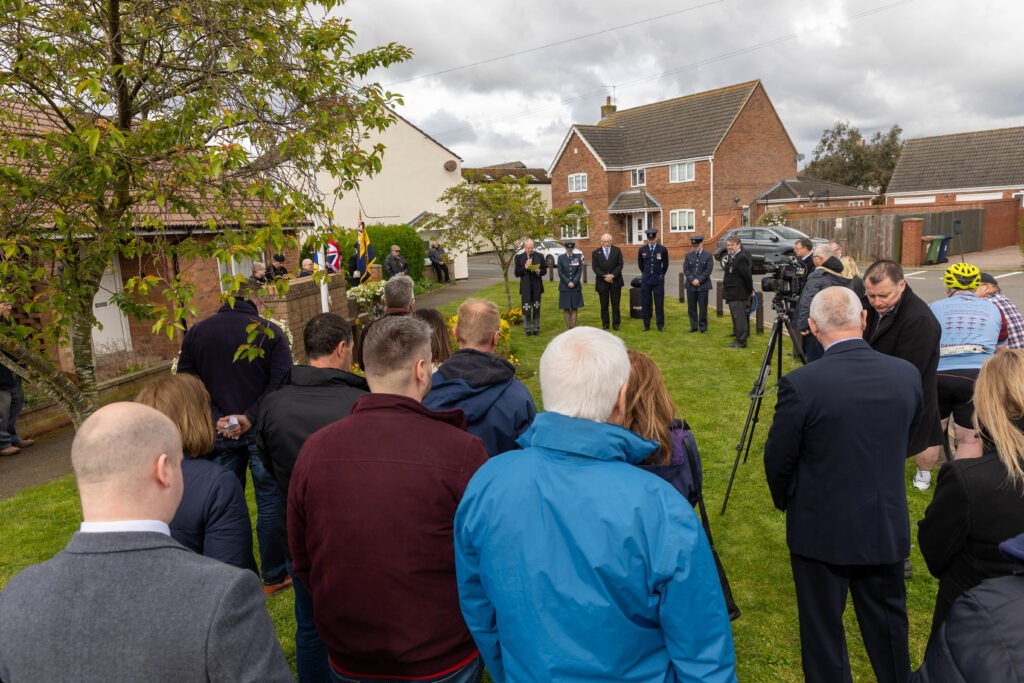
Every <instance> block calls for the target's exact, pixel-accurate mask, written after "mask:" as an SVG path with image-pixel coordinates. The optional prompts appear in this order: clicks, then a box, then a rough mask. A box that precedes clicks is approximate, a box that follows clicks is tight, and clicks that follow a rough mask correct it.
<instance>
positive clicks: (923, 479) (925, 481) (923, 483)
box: [914, 470, 932, 491]
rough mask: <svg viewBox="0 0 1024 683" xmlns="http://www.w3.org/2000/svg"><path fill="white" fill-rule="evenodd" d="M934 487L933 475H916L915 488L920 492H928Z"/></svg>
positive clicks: (920, 473) (920, 472)
mask: <svg viewBox="0 0 1024 683" xmlns="http://www.w3.org/2000/svg"><path fill="white" fill-rule="evenodd" d="M931 485H932V473H931V472H923V471H921V470H918V471H917V474H915V475H914V488H916V489H917V490H918V491H927V490H928V487H929V486H931Z"/></svg>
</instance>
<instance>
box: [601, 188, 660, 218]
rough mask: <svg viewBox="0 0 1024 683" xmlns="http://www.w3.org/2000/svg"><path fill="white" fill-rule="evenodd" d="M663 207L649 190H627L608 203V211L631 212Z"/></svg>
mask: <svg viewBox="0 0 1024 683" xmlns="http://www.w3.org/2000/svg"><path fill="white" fill-rule="evenodd" d="M657 208H661V203H660V202H659V201H658V200H657V199H655V198H654V197H653V196H652V195H651V193H650V192H648V191H647V190H626V191H625V192H620V193H619V194H618V196H617V197H616V198H615V199H613V200H612V203H611V204H609V205H608V213H630V212H633V211H642V210H643V209H657Z"/></svg>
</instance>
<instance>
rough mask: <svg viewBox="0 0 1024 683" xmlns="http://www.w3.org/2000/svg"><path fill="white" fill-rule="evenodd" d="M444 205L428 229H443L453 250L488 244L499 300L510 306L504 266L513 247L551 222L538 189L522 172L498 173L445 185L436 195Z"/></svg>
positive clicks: (512, 252)
mask: <svg viewBox="0 0 1024 683" xmlns="http://www.w3.org/2000/svg"><path fill="white" fill-rule="evenodd" d="M438 201H439V202H441V203H443V204H445V205H446V206H448V207H449V208H448V211H447V212H445V213H444V214H441V215H439V216H435V217H434V218H433V219H432V220H431V223H430V227H431V228H433V229H439V230H443V231H444V239H445V242H446V243H447V244H448V245H450V246H451V248H452V249H454V250H460V251H461V250H465V251H469V250H475V249H479V248H480V247H481V246H483V245H487V246H489V247H490V248H492V249H494V253H495V254H496V255H497V257H498V263H499V264H500V265H501V273H502V275H503V276H504V278H505V302H506V305H507V310H512V292H511V289H510V287H509V279H508V269H509V266H511V265H512V260H513V258H514V257H515V253H516V249H518V248H519V247H520V246H521V245H522V243H523V242H524V241H525V240H526V239H528V238H530V239H537V238H540V237H542V236H543V235H544V234H545V232H547V230H548V228H549V227H550V226H551V225H552V223H551V216H550V215H549V214H548V210H547V206H546V205H545V203H544V198H543V197H541V195H540V192H538V191H537V190H535V189H533V188H532V187H530V185H529V181H528V180H527V179H526V178H520V179H519V180H512V179H511V178H504V179H502V180H500V181H495V182H489V183H463V184H461V185H456V186H454V187H450V188H448V189H447V190H445V192H444V194H442V195H441V197H440V198H439V199H438Z"/></svg>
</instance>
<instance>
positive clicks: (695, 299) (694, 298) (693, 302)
mask: <svg viewBox="0 0 1024 683" xmlns="http://www.w3.org/2000/svg"><path fill="white" fill-rule="evenodd" d="M698 309H699V311H700V314H699V317H698ZM686 311H687V313H689V314H690V329H691V330H698V329H699V330H700V331H701V332H707V331H708V292H707V290H704V291H703V292H699V291H697V290H695V289H690V288H689V287H687V288H686Z"/></svg>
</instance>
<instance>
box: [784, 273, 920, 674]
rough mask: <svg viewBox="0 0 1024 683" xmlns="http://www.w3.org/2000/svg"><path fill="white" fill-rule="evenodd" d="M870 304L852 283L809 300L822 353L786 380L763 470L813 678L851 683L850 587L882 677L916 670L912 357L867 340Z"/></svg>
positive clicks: (915, 382)
mask: <svg viewBox="0 0 1024 683" xmlns="http://www.w3.org/2000/svg"><path fill="white" fill-rule="evenodd" d="M865 315H866V312H865V311H864V309H863V307H862V306H861V303H860V301H859V300H858V298H857V295H856V294H854V293H853V291H852V290H850V289H847V288H846V287H829V288H827V289H824V290H822V291H821V292H820V293H819V294H818V295H817V296H815V297H814V300H813V302H812V303H811V312H810V325H811V331H812V332H813V333H814V335H815V336H817V338H818V340H819V341H820V342H821V344H822V346H823V347H825V355H824V356H823V357H822V358H820V359H819V360H817V361H816V362H814V363H812V364H810V365H805V366H803V367H801V368H797V369H796V370H794V371H792V372H790V373H789V374H787V375H786V376H784V377H783V378H782V379H781V380H779V396H778V403H777V404H776V407H775V419H774V421H773V423H772V428H771V431H770V432H769V434H768V441H767V443H766V444H765V448H764V467H765V474H766V475H767V479H768V488H769V489H770V490H771V494H772V500H773V501H774V503H775V507H777V508H779V509H780V510H784V511H785V512H786V541H787V543H788V545H789V551H790V562H791V564H792V568H793V583H794V584H795V586H796V600H797V611H798V614H799V617H800V644H801V653H802V661H803V671H804V677H805V679H806V680H807V681H810V682H812V683H814V682H815V681H828V682H831V681H850V680H851V675H850V662H849V658H848V656H847V648H846V634H845V631H844V629H843V610H844V609H845V607H846V595H847V592H852V594H853V604H854V609H855V610H856V613H857V621H858V623H859V624H860V630H861V636H862V638H863V640H864V646H865V649H866V650H867V653H868V658H869V659H870V660H871V666H872V668H873V669H874V673H875V677H876V679H877V680H878V681H881V682H882V683H888V682H893V683H895V682H898V681H906V680H907V678H908V677H909V676H910V654H909V646H908V641H907V629H908V627H907V604H906V603H907V600H906V596H907V594H906V586H905V585H904V580H903V558H905V557H907V554H908V553H909V552H910V520H909V516H908V512H907V494H906V489H905V483H904V459H905V457H906V454H907V450H908V446H909V442H910V437H911V435H912V434H913V433H914V429H915V428H916V427H917V422H918V420H919V419H920V415H921V406H922V393H921V378H920V376H919V375H918V372H917V370H916V369H915V368H914V366H913V365H911V364H910V363H908V362H906V361H904V360H901V359H899V358H893V357H891V356H886V355H884V354H881V353H878V352H877V351H875V350H873V349H872V348H871V347H870V346H868V343H867V342H865V341H864V339H863V338H862V336H861V335H862V334H863V330H864V324H865V323H864V321H865Z"/></svg>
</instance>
